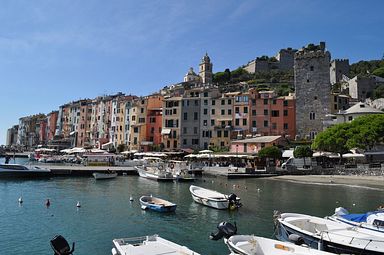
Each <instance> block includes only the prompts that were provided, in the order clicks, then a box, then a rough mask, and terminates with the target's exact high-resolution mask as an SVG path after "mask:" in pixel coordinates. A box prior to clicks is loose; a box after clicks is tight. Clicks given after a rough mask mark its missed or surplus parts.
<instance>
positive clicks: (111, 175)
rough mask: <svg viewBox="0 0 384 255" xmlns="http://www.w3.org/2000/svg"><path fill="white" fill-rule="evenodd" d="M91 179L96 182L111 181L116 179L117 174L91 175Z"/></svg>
mask: <svg viewBox="0 0 384 255" xmlns="http://www.w3.org/2000/svg"><path fill="white" fill-rule="evenodd" d="M92 175H93V177H95V179H96V180H106V179H113V178H116V177H117V173H116V172H115V171H113V172H110V173H97V172H95V173H93V174H92Z"/></svg>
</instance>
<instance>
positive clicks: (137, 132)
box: [129, 97, 148, 151]
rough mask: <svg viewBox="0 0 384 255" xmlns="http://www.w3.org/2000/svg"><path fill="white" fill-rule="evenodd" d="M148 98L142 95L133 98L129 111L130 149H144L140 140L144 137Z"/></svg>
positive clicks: (143, 139)
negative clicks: (130, 110) (130, 111)
mask: <svg viewBox="0 0 384 255" xmlns="http://www.w3.org/2000/svg"><path fill="white" fill-rule="evenodd" d="M147 105H148V100H147V99H146V98H144V97H142V98H138V99H136V100H134V102H133V105H132V113H131V130H130V141H131V143H130V145H129V149H130V150H138V151H144V147H143V145H142V142H143V141H145V137H146V119H147Z"/></svg>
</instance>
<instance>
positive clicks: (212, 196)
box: [189, 185, 241, 209]
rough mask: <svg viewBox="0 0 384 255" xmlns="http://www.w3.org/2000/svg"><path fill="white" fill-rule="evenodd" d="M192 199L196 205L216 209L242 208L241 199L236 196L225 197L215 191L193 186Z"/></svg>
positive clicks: (190, 189) (191, 189)
mask: <svg viewBox="0 0 384 255" xmlns="http://www.w3.org/2000/svg"><path fill="white" fill-rule="evenodd" d="M189 191H190V192H191V195H192V198H193V200H194V201H195V202H196V203H199V204H202V205H206V206H209V207H212V208H215V209H236V208H239V207H241V203H240V198H239V197H237V196H236V195H235V194H233V193H232V194H229V195H224V194H222V193H219V192H217V191H214V190H210V189H205V188H202V187H198V186H194V185H191V186H190V187H189Z"/></svg>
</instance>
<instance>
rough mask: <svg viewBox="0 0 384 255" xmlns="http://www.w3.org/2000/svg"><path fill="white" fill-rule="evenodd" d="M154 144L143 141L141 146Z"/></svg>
mask: <svg viewBox="0 0 384 255" xmlns="http://www.w3.org/2000/svg"><path fill="white" fill-rule="evenodd" d="M152 144H153V142H150V141H142V142H141V143H140V145H152Z"/></svg>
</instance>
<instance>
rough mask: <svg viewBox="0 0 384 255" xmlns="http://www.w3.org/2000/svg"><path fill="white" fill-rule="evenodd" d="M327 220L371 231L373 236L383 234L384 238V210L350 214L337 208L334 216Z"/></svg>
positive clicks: (343, 209)
mask: <svg viewBox="0 0 384 255" xmlns="http://www.w3.org/2000/svg"><path fill="white" fill-rule="evenodd" d="M327 219H329V220H333V221H337V222H340V223H345V224H348V225H350V226H355V227H359V228H361V229H362V230H367V231H369V232H370V231H372V233H373V234H374V233H376V234H383V236H384V210H382V209H381V210H380V209H379V210H376V211H372V212H367V213H358V214H351V213H349V212H348V210H347V209H345V208H343V207H338V208H336V209H335V214H333V215H332V216H328V217H327Z"/></svg>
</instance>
